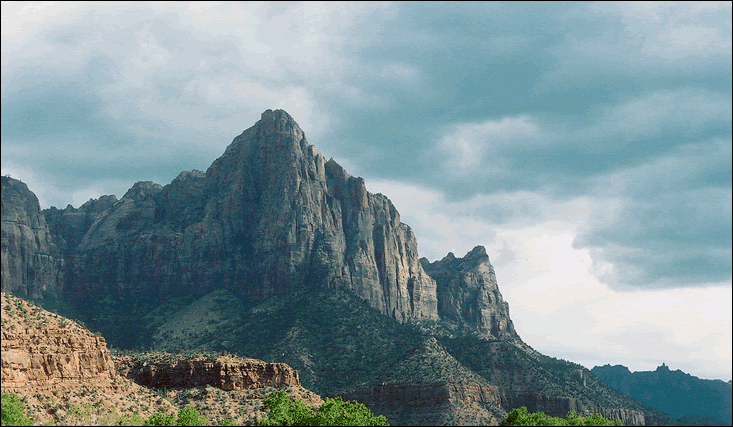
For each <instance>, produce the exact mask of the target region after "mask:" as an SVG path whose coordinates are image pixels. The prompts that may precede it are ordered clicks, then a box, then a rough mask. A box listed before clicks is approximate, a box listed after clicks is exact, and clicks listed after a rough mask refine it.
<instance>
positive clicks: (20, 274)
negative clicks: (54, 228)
mask: <svg viewBox="0 0 733 427" xmlns="http://www.w3.org/2000/svg"><path fill="white" fill-rule="evenodd" d="M1 199H2V202H1V203H2V235H1V238H0V239H1V242H2V290H3V291H4V292H14V293H18V294H19V295H24V296H31V297H42V296H43V294H44V293H49V294H52V295H54V296H57V295H58V294H59V291H60V290H61V288H62V287H63V282H64V275H63V268H64V260H63V258H62V256H61V253H60V252H59V250H58V248H57V247H56V245H55V244H54V243H53V241H52V238H51V234H50V233H49V229H48V225H47V224H46V220H45V218H44V216H43V214H42V213H41V207H40V205H39V203H38V198H37V197H36V195H35V194H33V192H31V191H30V190H28V186H26V185H25V184H24V183H22V182H20V181H18V180H17V179H13V178H10V177H7V176H3V177H2V198H1Z"/></svg>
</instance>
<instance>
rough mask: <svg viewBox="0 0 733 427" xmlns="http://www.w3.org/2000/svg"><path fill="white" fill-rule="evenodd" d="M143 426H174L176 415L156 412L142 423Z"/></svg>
mask: <svg viewBox="0 0 733 427" xmlns="http://www.w3.org/2000/svg"><path fill="white" fill-rule="evenodd" d="M143 425H144V426H175V425H176V417H174V416H173V415H170V414H165V413H162V412H158V413H157V414H153V415H151V416H150V419H149V420H147V421H145V422H144V423H143Z"/></svg>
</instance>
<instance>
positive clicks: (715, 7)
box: [2, 2, 731, 381]
mask: <svg viewBox="0 0 733 427" xmlns="http://www.w3.org/2000/svg"><path fill="white" fill-rule="evenodd" d="M268 108H272V109H275V108H282V109H285V110H286V111H288V112H289V113H290V114H291V115H292V116H293V117H294V118H295V120H296V121H298V123H299V124H300V126H301V127H302V128H303V130H304V131H305V132H306V135H307V137H308V140H309V142H310V143H311V144H314V145H316V147H317V148H318V150H319V151H320V152H321V153H323V154H324V155H325V156H326V158H329V157H334V158H335V159H336V160H337V161H338V162H339V163H340V164H341V165H343V166H344V167H345V168H346V169H347V170H348V171H349V172H350V173H351V174H352V175H358V176H362V177H364V178H365V180H366V183H367V188H368V189H369V190H370V191H371V192H381V193H384V194H385V195H387V196H389V197H390V198H391V199H392V201H393V202H394V203H395V206H396V207H397V209H398V210H399V211H400V213H401V216H402V219H403V221H404V222H406V223H407V224H409V225H411V226H412V228H413V230H414V231H415V234H416V235H417V238H418V242H419V248H420V252H421V255H423V256H426V257H428V258H429V259H430V260H435V259H440V258H442V257H444V256H445V255H446V254H447V253H448V252H449V251H453V252H454V253H455V255H456V256H463V255H464V254H465V253H466V252H468V251H469V250H470V249H471V248H473V247H474V246H475V245H478V244H481V245H484V246H485V247H486V248H487V251H488V253H489V256H490V257H491V260H492V263H493V264H494V266H495V267H496V271H497V278H498V280H499V286H500V289H501V290H502V293H503V295H504V297H505V299H506V300H507V301H508V302H509V307H510V310H511V314H512V318H513V320H514V323H515V325H516V327H517V330H518V332H519V333H520V335H521V336H522V338H523V339H524V340H525V341H526V342H527V343H528V344H530V345H531V346H533V347H534V348H535V349H537V350H539V351H541V352H543V353H545V354H547V355H550V356H555V357H558V358H564V359H567V360H571V361H574V362H578V363H581V364H583V365H585V366H587V367H589V368H592V367H593V366H594V365H603V364H606V363H611V364H623V365H626V366H628V367H629V368H630V369H631V370H632V371H634V370H637V371H638V370H653V369H655V368H656V367H657V366H658V365H660V364H661V363H662V362H665V363H667V365H669V366H670V368H671V369H682V370H683V371H685V372H689V373H691V374H693V375H696V376H699V377H701V378H720V379H723V380H726V381H727V380H729V379H731V5H730V3H728V2H712V3H703V2H694V3H658V2H652V3H610V2H602V3H569V4H564V3H555V2H553V3H549V4H543V3H514V2H512V3H465V4H460V3H448V4H439V3H437V2H431V3H378V4H366V3H356V4H339V3H335V2H328V3H325V4H318V3H280V2H278V3H272V4H268V3H222V4H217V3H215V2H207V3H202V4H197V3H173V4H170V3H165V4H160V3H136V2H134V3H127V4H112V3H104V4H94V3H74V2H60V3H55V4H52V3H42V4H35V3H21V2H2V174H10V175H11V176H13V177H15V178H19V179H21V180H22V181H24V182H26V183H27V184H28V185H29V187H30V189H31V190H32V191H34V192H35V193H36V194H37V195H38V197H39V199H40V201H41V205H42V207H44V208H46V207H49V206H51V205H55V206H58V207H65V206H66V205H67V204H72V205H74V206H77V207H78V206H79V205H80V204H82V203H84V202H85V201H87V200H89V199H90V198H97V197H99V196H100V195H103V194H115V195H117V196H118V197H121V196H122V195H123V194H124V193H125V191H126V190H127V189H128V188H129V187H130V186H131V185H132V184H133V183H135V182H136V181H142V180H152V181H155V182H158V183H160V184H163V185H165V184H167V183H169V182H170V181H171V180H172V179H173V178H175V177H176V175H178V173H179V172H180V171H183V170H191V169H200V170H206V169H207V168H208V166H209V165H210V164H211V162H212V161H213V160H214V159H216V158H217V157H219V156H220V155H221V154H222V153H223V152H224V149H225V148H226V146H227V145H228V144H229V143H230V142H231V140H232V139H233V138H234V137H235V136H236V135H238V134H240V133H241V132H242V131H243V130H244V129H246V128H248V127H250V126H252V125H253V124H254V123H255V122H256V121H257V120H259V118H260V114H261V113H262V111H264V110H265V109H268Z"/></svg>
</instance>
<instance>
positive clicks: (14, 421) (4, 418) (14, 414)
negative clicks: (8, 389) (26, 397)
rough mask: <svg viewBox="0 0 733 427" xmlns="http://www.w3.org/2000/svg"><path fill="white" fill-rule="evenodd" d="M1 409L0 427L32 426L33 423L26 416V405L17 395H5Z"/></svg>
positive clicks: (3, 395)
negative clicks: (0, 426)
mask: <svg viewBox="0 0 733 427" xmlns="http://www.w3.org/2000/svg"><path fill="white" fill-rule="evenodd" d="M0 397H2V404H1V405H2V407H1V408H0V425H3V426H32V425H33V421H32V420H31V419H30V418H28V417H26V416H25V405H24V404H23V402H22V401H21V400H20V398H19V397H18V396H17V395H16V394H15V393H3V394H2V396H0Z"/></svg>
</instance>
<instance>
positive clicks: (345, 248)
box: [67, 110, 438, 321]
mask: <svg viewBox="0 0 733 427" xmlns="http://www.w3.org/2000/svg"><path fill="white" fill-rule="evenodd" d="M67 259H68V260H69V262H70V263H71V266H70V268H69V283H70V287H69V290H68V293H67V295H68V296H69V297H70V298H71V299H72V300H76V301H79V302H80V301H82V300H84V299H89V298H94V297H99V296H103V295H107V294H110V293H112V294H119V295H126V296H132V297H133V298H134V297H139V296H143V295H145V296H148V297H149V296H153V297H156V298H158V300H160V301H164V300H167V299H168V298H170V296H171V295H172V294H174V293H175V294H180V293H182V294H193V295H203V294H205V293H208V292H211V291H212V290H215V289H219V288H227V289H229V290H231V291H232V292H234V293H235V294H237V295H239V296H240V297H244V298H247V299H254V300H260V299H264V298H267V297H270V296H273V295H278V294H285V293H288V292H290V291H292V290H293V289H295V288H297V287H301V286H305V287H340V288H347V289H351V290H353V291H355V292H356V293H357V294H358V295H359V296H360V297H362V298H363V299H365V300H367V301H369V303H370V304H371V305H372V306H373V307H375V308H377V309H378V310H380V312H382V313H383V314H386V315H389V316H391V317H393V318H395V319H398V320H400V321H406V320H407V319H411V318H415V319H437V316H438V310H437V300H436V295H435V288H436V284H435V281H434V280H432V279H431V278H430V277H429V276H428V275H427V274H425V272H424V271H423V268H422V266H421V264H420V262H419V260H418V252H417V242H416V240H415V236H414V234H413V233H412V231H411V230H410V228H409V227H408V226H407V225H405V224H403V223H401V222H400V219H399V214H398V213H397V210H396V209H395V207H394V206H393V205H392V203H391V202H390V201H389V199H387V197H385V196H383V195H381V194H371V193H369V192H368V191H367V190H366V186H365V184H364V180H363V179H362V178H355V177H352V176H350V175H349V174H348V173H346V171H344V170H343V168H342V167H341V166H339V165H338V164H337V163H336V162H335V161H333V159H331V160H329V161H325V159H324V158H323V156H322V155H321V154H320V153H318V152H317V151H316V149H315V147H314V146H312V145H310V144H308V142H307V140H306V139H305V134H304V133H303V131H302V130H301V129H300V127H299V126H298V125H297V123H295V121H294V120H293V119H292V117H290V116H289V115H288V114H287V113H286V112H285V111H282V110H276V111H271V110H267V111H265V112H264V113H263V114H262V118H261V120H260V121H258V122H257V123H256V124H255V126H253V127H251V128H249V129H247V130H246V131H244V132H243V133H242V134H241V135H239V136H238V137H236V138H235V139H234V141H233V142H232V143H231V144H230V145H229V147H227V149H226V150H225V152H224V154H223V155H222V156H221V157H220V158H219V159H217V160H216V161H214V163H213V164H212V165H211V167H210V168H209V169H208V170H207V172H206V174H203V173H202V172H199V171H192V172H185V173H182V174H181V175H179V176H178V177H177V178H176V179H175V180H174V181H173V182H172V183H171V184H169V185H166V186H165V187H160V186H159V185H157V184H154V183H151V182H147V183H137V184H135V186H133V188H131V189H130V190H129V191H128V193H127V194H126V195H125V196H124V197H123V198H122V199H120V200H119V201H118V202H116V203H114V205H112V206H111V207H110V208H109V209H108V210H107V211H105V212H103V213H102V214H100V215H99V216H98V217H97V218H96V220H94V222H93V223H92V224H91V225H90V227H89V229H88V231H87V233H86V235H85V236H84V237H83V238H82V239H81V241H80V243H79V244H78V246H77V247H76V249H75V250H70V252H69V253H68V254H67Z"/></svg>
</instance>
